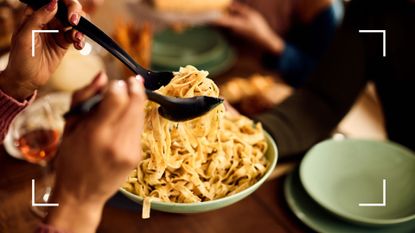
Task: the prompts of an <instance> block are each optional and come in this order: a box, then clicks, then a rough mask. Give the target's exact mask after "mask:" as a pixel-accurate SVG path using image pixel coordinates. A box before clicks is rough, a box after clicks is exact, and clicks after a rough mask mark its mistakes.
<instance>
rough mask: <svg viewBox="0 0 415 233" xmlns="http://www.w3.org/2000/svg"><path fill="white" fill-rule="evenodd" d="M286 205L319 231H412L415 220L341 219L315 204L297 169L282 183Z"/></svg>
mask: <svg viewBox="0 0 415 233" xmlns="http://www.w3.org/2000/svg"><path fill="white" fill-rule="evenodd" d="M284 193H285V198H286V200H287V203H288V207H289V208H290V209H291V210H292V211H293V212H294V214H295V215H296V216H297V217H298V218H299V219H300V220H301V221H302V222H303V223H305V224H306V225H307V226H308V227H310V228H311V229H313V230H314V231H317V232H321V233H412V232H415V221H414V220H412V221H409V222H406V223H401V224H396V225H393V226H386V227H369V226H361V225H355V224H351V223H349V222H347V221H343V220H341V219H339V218H337V217H336V216H334V215H332V214H331V213H330V212H328V211H327V210H325V209H324V208H322V207H321V206H320V205H319V204H317V203H316V202H315V201H314V200H313V199H312V198H311V197H310V196H309V195H307V192H306V191H305V190H304V188H303V187H302V185H301V181H300V177H299V175H298V171H295V172H293V173H292V174H290V175H289V176H288V177H287V179H286V181H285V184H284Z"/></svg>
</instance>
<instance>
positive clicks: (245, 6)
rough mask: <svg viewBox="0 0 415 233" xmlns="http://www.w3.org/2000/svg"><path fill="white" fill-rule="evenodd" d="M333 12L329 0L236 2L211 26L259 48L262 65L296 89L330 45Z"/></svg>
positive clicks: (255, 0) (333, 30)
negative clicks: (245, 39)
mask: <svg viewBox="0 0 415 233" xmlns="http://www.w3.org/2000/svg"><path fill="white" fill-rule="evenodd" d="M334 9H335V8H334V4H333V2H332V0H314V1H309V0H272V1H270V0H248V1H236V2H234V3H233V4H232V5H231V7H230V9H229V13H228V14H224V15H223V16H222V17H221V18H219V19H218V20H216V21H215V22H214V23H215V24H216V25H219V26H222V27H225V28H229V29H231V30H233V31H234V32H236V33H237V34H239V35H241V36H243V37H245V38H248V39H250V40H251V41H252V42H254V43H256V44H258V45H260V46H262V47H263V48H264V49H265V51H266V52H265V54H264V56H263V63H264V65H265V66H266V67H268V68H270V69H272V70H275V71H277V72H278V73H279V74H281V75H282V77H283V79H284V80H285V81H286V82H287V83H288V84H290V85H292V86H293V87H299V86H302V85H303V84H304V82H305V81H306V80H307V78H308V77H309V75H310V73H311V72H312V71H313V70H314V68H315V66H316V64H317V63H318V61H319V60H320V58H321V56H322V55H323V54H324V52H325V51H326V49H327V48H328V46H329V45H330V42H331V40H332V38H333V36H334V33H335V30H336V25H337V19H336V15H335V11H334Z"/></svg>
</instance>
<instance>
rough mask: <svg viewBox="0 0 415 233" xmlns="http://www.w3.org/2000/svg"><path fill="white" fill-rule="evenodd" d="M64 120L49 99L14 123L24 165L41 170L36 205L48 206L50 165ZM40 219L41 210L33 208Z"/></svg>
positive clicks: (34, 105)
mask: <svg viewBox="0 0 415 233" xmlns="http://www.w3.org/2000/svg"><path fill="white" fill-rule="evenodd" d="M63 125H64V119H63V118H62V116H61V115H60V114H59V113H57V112H56V111H54V110H53V109H52V107H51V105H50V103H49V100H48V98H46V99H44V101H42V102H36V103H34V104H33V105H32V106H30V107H29V108H27V109H26V110H25V111H23V112H22V113H21V114H20V115H19V116H18V117H17V118H16V119H15V122H14V123H13V126H14V127H13V129H12V130H13V131H12V135H13V140H14V142H15V146H16V148H18V149H19V151H20V152H21V154H22V155H23V157H24V158H25V160H26V161H28V162H30V163H33V164H37V165H40V166H41V167H42V171H43V172H42V175H43V177H42V178H43V179H42V181H43V182H36V186H35V190H36V191H35V200H34V201H35V203H47V202H48V200H49V196H50V194H51V191H52V186H53V174H52V172H51V166H50V161H51V160H52V159H53V158H54V156H55V155H56V151H57V148H58V146H59V143H60V138H61V134H62V131H63ZM32 210H33V211H34V212H35V213H36V214H37V215H39V216H41V217H44V216H46V214H47V212H46V210H45V209H44V208H40V207H37V206H32Z"/></svg>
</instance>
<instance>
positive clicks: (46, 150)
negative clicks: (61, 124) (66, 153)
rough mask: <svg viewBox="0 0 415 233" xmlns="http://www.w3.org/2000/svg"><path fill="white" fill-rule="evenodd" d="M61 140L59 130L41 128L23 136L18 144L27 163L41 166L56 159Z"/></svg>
mask: <svg viewBox="0 0 415 233" xmlns="http://www.w3.org/2000/svg"><path fill="white" fill-rule="evenodd" d="M59 138H60V134H59V131H58V130H53V129H43V128H39V129H34V130H31V131H28V132H27V133H24V134H22V135H21V137H20V138H19V139H18V140H17V142H16V144H17V147H18V148H19V150H20V151H21V153H22V155H23V156H24V157H25V159H26V160H27V161H29V162H31V163H36V164H41V163H46V162H48V161H49V160H51V159H52V158H53V157H54V155H55V153H56V150H57V147H58V145H59Z"/></svg>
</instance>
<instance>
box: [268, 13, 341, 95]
mask: <svg viewBox="0 0 415 233" xmlns="http://www.w3.org/2000/svg"><path fill="white" fill-rule="evenodd" d="M306 27H307V29H306V30H307V34H306V35H307V38H302V40H307V42H304V43H303V45H301V46H300V45H298V43H297V41H296V40H298V38H295V41H293V40H290V38H288V39H286V40H285V41H284V47H283V49H282V50H281V51H280V52H276V51H273V50H271V49H270V50H268V51H269V52H268V53H266V54H265V55H264V56H263V63H264V64H265V66H267V67H268V68H270V69H272V70H276V71H277V72H278V73H280V74H281V75H282V77H284V79H285V80H286V82H287V83H289V84H290V85H292V86H294V87H297V86H301V85H303V84H304V82H305V81H306V79H307V77H308V76H309V75H310V73H311V72H312V71H313V69H314V68H315V66H316V65H317V64H318V61H319V59H320V58H321V56H322V55H323V54H324V53H325V52H326V51H327V48H328V47H329V45H330V43H331V41H332V39H333V37H334V34H335V31H336V19H335V15H334V11H333V9H332V7H331V6H328V7H326V8H324V9H323V10H321V11H320V12H319V13H318V14H317V15H316V16H315V17H314V18H313V19H312V21H311V22H309V23H307V26H306ZM305 46H306V47H305Z"/></svg>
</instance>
